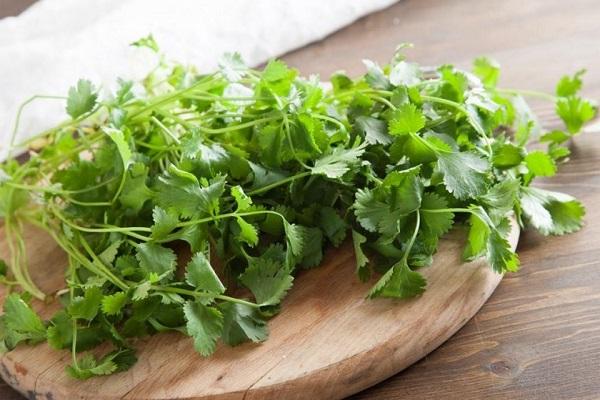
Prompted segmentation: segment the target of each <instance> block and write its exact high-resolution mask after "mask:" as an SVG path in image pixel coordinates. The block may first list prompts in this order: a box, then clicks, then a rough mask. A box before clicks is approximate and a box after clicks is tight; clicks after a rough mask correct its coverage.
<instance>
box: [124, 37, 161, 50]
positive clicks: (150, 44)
mask: <svg viewBox="0 0 600 400" xmlns="http://www.w3.org/2000/svg"><path fill="white" fill-rule="evenodd" d="M130 46H133V47H146V48H148V49H150V50H152V51H153V52H155V53H158V51H159V50H160V49H159V47H158V43H156V40H154V36H152V34H149V35H148V36H146V37H143V38H140V39H138V40H136V41H135V42H133V43H131V44H130Z"/></svg>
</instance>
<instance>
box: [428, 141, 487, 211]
mask: <svg viewBox="0 0 600 400" xmlns="http://www.w3.org/2000/svg"><path fill="white" fill-rule="evenodd" d="M437 165H438V168H439V170H440V172H441V173H442V174H443V175H444V184H445V185H446V189H448V191H449V192H450V193H452V194H453V195H454V197H456V198H457V199H460V200H464V199H467V198H469V197H476V196H478V195H481V194H483V192H484V191H485V190H486V186H487V179H486V174H487V170H488V163H487V162H486V161H485V160H484V159H482V158H480V157H479V156H477V155H475V154H473V153H468V152H456V153H440V154H439V155H438V162H437Z"/></svg>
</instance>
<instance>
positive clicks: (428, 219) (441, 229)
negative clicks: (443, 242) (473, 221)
mask: <svg viewBox="0 0 600 400" xmlns="http://www.w3.org/2000/svg"><path fill="white" fill-rule="evenodd" d="M421 208H422V209H423V210H437V211H442V212H426V211H421V224H422V225H423V229H424V230H425V231H426V232H428V234H430V235H431V236H434V237H441V236H442V235H443V234H445V233H447V232H448V231H449V230H450V228H451V227H452V223H453V222H454V213H452V212H451V211H444V210H445V209H447V208H448V202H447V201H446V200H445V199H444V198H443V197H441V196H439V195H437V194H435V193H425V194H424V195H423V200H422V203H421Z"/></svg>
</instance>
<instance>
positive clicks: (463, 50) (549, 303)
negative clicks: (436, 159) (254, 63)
mask: <svg viewBox="0 0 600 400" xmlns="http://www.w3.org/2000/svg"><path fill="white" fill-rule="evenodd" d="M5 3H6V4H8V3H11V6H12V4H17V3H19V4H20V3H21V1H18V0H17V1H14V0H2V1H1V2H0V16H2V15H7V14H6V13H5V12H3V11H4V9H5ZM10 12H12V11H10ZM598 21H600V9H599V8H598V7H597V3H596V1H594V0H578V1H570V2H568V3H567V2H564V1H561V0H535V1H534V0H527V1H523V0H505V1H502V2H490V1H478V0H461V1H458V0H454V1H449V0H405V1H403V2H401V3H399V4H397V5H395V6H393V7H391V8H389V9H387V10H384V11H382V12H380V13H377V14H374V15H372V16H369V17H367V18H364V19H362V20H360V21H358V22H357V23H355V24H353V25H352V26H351V27H349V28H347V29H345V30H343V31H341V32H339V33H336V34H334V35H333V36H331V37H329V38H327V39H326V40H324V41H322V42H319V43H317V44H314V45H311V46H308V47H306V48H304V49H301V50H299V51H297V52H294V53H292V54H289V55H287V56H286V57H285V59H286V61H288V62H289V63H291V64H293V65H294V66H296V67H298V68H300V69H301V70H302V72H303V73H304V74H308V73H320V74H321V75H322V76H323V77H326V76H327V75H329V74H330V73H331V72H333V71H335V70H337V69H345V70H346V71H348V72H349V73H351V74H358V73H360V72H362V70H363V67H362V65H361V63H360V60H361V59H362V58H371V59H374V60H377V61H380V62H385V61H386V60H387V59H388V58H389V55H390V54H391V53H392V52H393V50H394V47H395V46H396V44H398V43H400V42H412V43H414V44H415V45H416V48H415V49H413V50H411V51H410V52H409V55H410V57H411V58H412V59H414V60H416V61H418V62H421V63H425V64H427V63H431V64H435V63H441V62H452V63H456V64H458V65H460V66H468V64H469V63H470V60H472V59H473V58H474V57H476V56H478V55H481V54H485V55H490V56H493V57H494V58H496V59H497V60H499V61H500V63H501V64H502V65H503V67H504V69H503V76H502V80H501V82H502V83H503V84H504V85H506V86H511V87H522V88H529V89H538V90H552V87H553V85H554V82H555V81H556V80H557V79H558V77H559V76H560V75H561V74H562V73H564V72H572V71H575V70H576V69H578V68H582V67H586V68H588V70H589V72H588V74H587V75H586V94H588V95H589V96H592V97H595V98H600V46H598V38H599V37H600V24H598ZM536 109H538V110H541V111H543V112H544V115H548V111H549V107H548V106H547V105H544V104H543V103H536ZM572 151H573V156H572V160H571V162H570V163H569V164H567V165H565V166H563V167H562V168H561V169H560V173H559V174H558V176H557V177H555V178H553V179H552V180H548V181H546V182H543V183H542V184H541V185H542V186H544V187H547V188H549V189H554V190H562V191H566V192H568V193H571V194H573V195H576V196H577V197H579V198H580V199H581V200H583V202H584V203H585V204H586V206H587V208H588V215H587V217H586V221H587V224H586V227H585V228H584V229H583V230H582V231H581V232H579V233H577V234H574V235H570V236H566V237H558V238H544V237H541V236H539V235H537V234H534V233H531V232H526V233H525V234H524V235H523V237H522V239H521V243H520V245H519V253H520V255H521V260H522V265H523V266H522V269H521V271H520V272H519V273H516V274H512V275H509V276H507V277H506V278H505V279H504V281H503V282H502V283H501V285H500V287H499V288H498V289H497V290H496V292H495V293H494V295H493V296H492V298H491V299H490V301H489V302H488V303H487V304H486V305H485V306H484V307H483V308H482V310H481V311H480V313H479V314H478V315H477V316H476V317H475V318H473V320H471V321H470V322H469V323H468V324H467V325H466V326H465V327H464V328H463V329H462V330H461V331H459V332H458V333H457V334H456V335H455V336H454V337H453V338H452V339H451V340H450V341H448V342H447V343H445V344H444V345H443V346H441V347H440V348H439V349H438V350H436V351H435V352H433V353H432V354H431V355H430V356H428V357H427V358H425V359H424V360H422V361H421V362H419V363H417V364H416V365H414V366H413V367H411V368H409V369H408V370H406V371H404V372H403V373H400V374H398V375H397V376H395V377H393V378H390V379H389V380H387V381H385V382H383V383H381V384H379V385H377V386H375V387H374V388H372V389H369V390H367V391H365V392H362V393H360V394H358V395H356V396H355V398H356V399H367V398H368V399H371V398H373V399H375V398H377V399H422V398H438V397H444V398H447V399H453V398H461V399H471V398H473V399H478V398H484V397H487V398H494V399H516V398H527V399H548V398H557V399H562V398H569V399H573V398H581V399H584V398H590V399H591V398H597V397H598V393H600V380H598V378H597V376H598V367H599V366H600V341H598V339H597V338H598V337H599V332H600V290H599V289H600V261H599V260H600V243H598V240H597V238H598V237H599V234H600V209H598V207H596V205H599V204H600V137H598V136H597V135H594V134H588V135H584V136H582V137H580V138H577V140H576V141H575V143H574V144H573V145H572ZM0 398H2V399H5V398H6V399H16V398H17V397H16V395H15V394H14V392H12V391H10V390H9V389H5V387H3V386H0Z"/></svg>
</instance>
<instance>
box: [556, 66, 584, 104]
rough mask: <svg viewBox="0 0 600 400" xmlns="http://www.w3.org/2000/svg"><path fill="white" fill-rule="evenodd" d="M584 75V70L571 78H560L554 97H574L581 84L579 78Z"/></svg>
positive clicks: (566, 76)
mask: <svg viewBox="0 0 600 400" xmlns="http://www.w3.org/2000/svg"><path fill="white" fill-rule="evenodd" d="M583 74H585V69H581V70H579V71H577V72H575V74H574V75H573V76H572V77H571V76H568V75H565V76H563V77H562V78H560V81H559V82H558V84H557V85H556V95H557V96H560V97H568V96H574V95H576V94H577V93H578V92H579V91H580V90H581V86H582V84H583V82H582V80H581V77H582V76H583Z"/></svg>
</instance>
